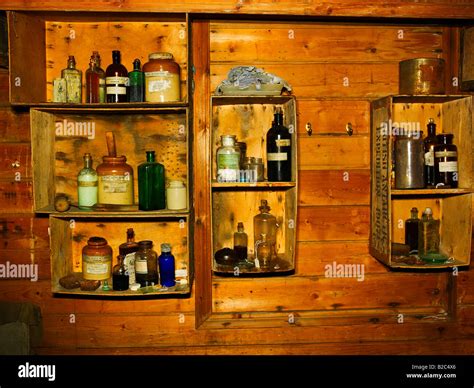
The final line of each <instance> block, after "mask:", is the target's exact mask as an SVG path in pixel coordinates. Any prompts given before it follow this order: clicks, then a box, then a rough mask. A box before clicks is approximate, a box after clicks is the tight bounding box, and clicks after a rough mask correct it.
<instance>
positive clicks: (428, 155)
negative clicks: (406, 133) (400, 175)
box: [423, 119, 438, 189]
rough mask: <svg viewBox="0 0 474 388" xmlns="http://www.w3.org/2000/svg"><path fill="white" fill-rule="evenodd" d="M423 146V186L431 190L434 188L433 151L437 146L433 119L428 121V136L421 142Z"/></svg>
mask: <svg viewBox="0 0 474 388" xmlns="http://www.w3.org/2000/svg"><path fill="white" fill-rule="evenodd" d="M423 144H424V148H425V186H426V187H427V188H430V189H432V188H434V187H436V173H435V155H434V149H435V146H436V145H437V144H438V140H437V139H436V124H435V122H434V120H433V119H429V122H428V136H427V137H426V138H425V140H424V141H423Z"/></svg>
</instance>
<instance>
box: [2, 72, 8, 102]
mask: <svg viewBox="0 0 474 388" xmlns="http://www.w3.org/2000/svg"><path fill="white" fill-rule="evenodd" d="M9 94H10V76H9V73H8V70H5V69H2V70H0V104H7V103H9V102H10V100H9Z"/></svg>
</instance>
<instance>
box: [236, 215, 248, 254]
mask: <svg viewBox="0 0 474 388" xmlns="http://www.w3.org/2000/svg"><path fill="white" fill-rule="evenodd" d="M234 251H235V254H236V256H237V262H238V263H245V262H246V261H247V253H248V236H247V233H245V231H244V223H243V222H239V223H238V224H237V232H235V233H234Z"/></svg>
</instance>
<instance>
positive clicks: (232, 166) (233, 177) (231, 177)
mask: <svg viewBox="0 0 474 388" xmlns="http://www.w3.org/2000/svg"><path fill="white" fill-rule="evenodd" d="M235 139H236V137H235V136H234V135H222V136H221V146H220V147H219V148H217V181H218V182H238V181H239V171H240V148H239V147H238V146H237V145H236V144H235Z"/></svg>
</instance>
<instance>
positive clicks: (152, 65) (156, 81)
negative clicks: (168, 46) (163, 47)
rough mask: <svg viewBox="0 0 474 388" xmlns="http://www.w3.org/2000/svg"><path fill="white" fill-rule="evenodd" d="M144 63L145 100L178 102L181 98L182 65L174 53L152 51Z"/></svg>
mask: <svg viewBox="0 0 474 388" xmlns="http://www.w3.org/2000/svg"><path fill="white" fill-rule="evenodd" d="M148 59H149V61H148V62H147V63H145V64H144V65H143V72H144V73H145V101H147V102H176V101H179V100H180V99H181V80H180V67H179V65H178V64H177V63H176V62H175V61H174V59H173V54H171V53H166V52H157V53H151V54H150V55H148Z"/></svg>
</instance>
